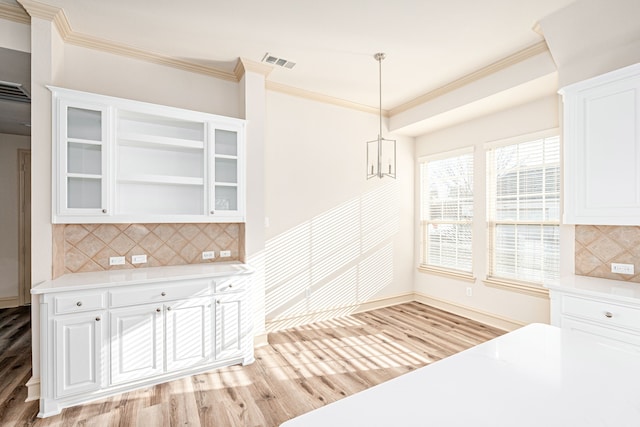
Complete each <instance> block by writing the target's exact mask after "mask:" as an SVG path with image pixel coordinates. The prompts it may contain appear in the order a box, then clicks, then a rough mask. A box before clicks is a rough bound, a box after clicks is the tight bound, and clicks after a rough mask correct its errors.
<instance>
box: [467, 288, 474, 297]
mask: <svg viewBox="0 0 640 427" xmlns="http://www.w3.org/2000/svg"><path fill="white" fill-rule="evenodd" d="M467 296H468V297H470V296H473V288H472V287H468V288H467Z"/></svg>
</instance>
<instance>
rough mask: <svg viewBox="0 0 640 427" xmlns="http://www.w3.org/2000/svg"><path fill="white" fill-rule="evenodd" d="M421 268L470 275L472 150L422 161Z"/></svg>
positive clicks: (445, 154)
mask: <svg viewBox="0 0 640 427" xmlns="http://www.w3.org/2000/svg"><path fill="white" fill-rule="evenodd" d="M420 192H421V214H420V219H421V221H420V224H421V236H422V256H421V260H420V266H421V267H423V268H424V267H426V268H429V267H435V268H436V269H438V268H440V269H447V270H457V271H460V272H465V273H471V267H472V259H471V223H472V221H473V150H472V149H465V150H462V151H456V152H450V153H444V154H442V155H439V156H437V157H435V156H434V157H428V158H426V159H422V160H421V163H420Z"/></svg>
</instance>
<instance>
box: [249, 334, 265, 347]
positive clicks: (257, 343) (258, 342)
mask: <svg viewBox="0 0 640 427" xmlns="http://www.w3.org/2000/svg"><path fill="white" fill-rule="evenodd" d="M266 345H269V334H267V333H266V332H265V333H263V334H258V335H255V336H254V337H253V346H254V347H255V348H258V347H264V346H266Z"/></svg>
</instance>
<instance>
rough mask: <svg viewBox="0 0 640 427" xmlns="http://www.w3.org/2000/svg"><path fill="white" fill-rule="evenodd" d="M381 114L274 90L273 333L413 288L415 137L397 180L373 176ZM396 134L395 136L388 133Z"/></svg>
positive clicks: (269, 205)
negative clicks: (370, 162) (369, 151)
mask: <svg viewBox="0 0 640 427" xmlns="http://www.w3.org/2000/svg"><path fill="white" fill-rule="evenodd" d="M377 130H378V118H377V116H376V115H372V114H368V113H363V112H358V111H354V110H349V109H346V108H342V107H337V106H333V105H328V104H324V103H319V102H316V101H313V100H309V99H302V98H298V97H294V96H290V95H286V94H283V93H279V92H273V91H269V92H267V140H266V154H265V158H266V182H265V185H266V190H265V193H266V215H267V217H268V219H269V227H268V228H267V229H266V239H267V242H266V316H267V322H268V329H269V330H273V329H276V328H280V327H286V326H291V325H293V324H299V323H304V322H309V321H313V320H318V319H321V318H326V317H331V316H334V315H336V314H344V313H347V312H351V311H353V310H355V309H356V307H357V306H359V305H361V304H363V303H367V302H371V301H376V300H380V299H384V298H388V297H396V296H398V295H403V294H407V293H411V292H412V287H413V286H412V281H413V278H412V276H413V263H412V258H413V257H412V253H413V156H414V144H413V140H412V138H407V137H398V142H397V147H398V155H397V158H398V163H397V170H398V179H397V180H393V179H391V178H384V179H382V180H380V179H378V178H374V179H372V180H369V181H367V180H366V144H365V142H366V141H368V140H372V139H375V138H376V137H377V133H378V132H377ZM385 136H386V137H390V135H385Z"/></svg>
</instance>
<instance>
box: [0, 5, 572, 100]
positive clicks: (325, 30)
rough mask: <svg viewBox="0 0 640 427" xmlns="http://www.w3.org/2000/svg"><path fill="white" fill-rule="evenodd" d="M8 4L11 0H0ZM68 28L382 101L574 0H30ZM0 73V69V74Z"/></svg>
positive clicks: (468, 67)
mask: <svg viewBox="0 0 640 427" xmlns="http://www.w3.org/2000/svg"><path fill="white" fill-rule="evenodd" d="M0 1H2V2H5V3H13V4H17V3H16V2H15V1H14V0H0ZM39 1H40V2H42V3H47V4H50V5H53V6H56V7H59V8H62V9H64V11H65V13H66V15H67V17H68V19H69V22H70V24H71V28H72V29H73V31H74V32H78V33H83V34H87V35H91V36H94V37H99V38H102V39H106V40H110V41H114V42H118V43H123V44H126V45H129V46H133V47H136V48H139V49H144V50H148V51H150V52H155V53H159V54H163V55H168V56H172V57H176V58H180V59H184V60H188V61H193V62H196V63H200V64H203V65H207V66H213V67H216V68H218V69H221V70H223V71H228V72H232V71H233V68H234V66H235V65H236V61H237V58H238V57H243V58H246V59H249V60H253V61H261V60H262V58H263V56H264V55H265V53H267V52H269V53H271V54H273V55H275V56H278V57H282V58H285V59H288V60H290V61H293V62H296V64H297V65H296V66H295V67H294V68H293V69H291V70H288V69H284V68H275V69H274V71H273V72H272V73H271V74H270V76H269V80H270V81H273V82H276V83H281V84H285V85H288V86H292V87H295V88H300V89H304V90H307V91H311V92H316V93H319V94H323V95H328V96H331V97H335V98H339V99H344V100H347V101H351V102H355V103H359V104H363V105H368V106H374V107H377V105H378V66H377V63H376V61H375V60H374V58H373V55H374V54H375V53H376V52H385V53H386V54H387V58H386V59H385V60H384V62H383V65H382V72H383V100H382V102H383V108H384V109H386V110H389V109H392V108H394V107H397V106H399V105H402V104H404V103H406V102H408V101H410V100H412V99H414V98H416V97H418V96H420V95H423V94H425V93H428V92H430V91H432V90H434V89H437V88H439V87H442V86H443V85H445V84H447V83H449V82H451V81H453V80H456V79H458V78H460V77H462V76H465V75H467V74H469V73H472V72H474V71H476V70H478V69H480V68H483V67H485V66H487V65H489V64H491V63H493V62H495V61H497V60H500V59H502V58H504V57H507V56H509V55H511V54H513V53H515V52H518V51H519V50H522V49H523V48H526V47H528V46H531V45H533V44H536V43H537V42H539V41H541V40H542V39H543V38H542V36H541V35H540V34H538V33H536V32H534V31H533V30H532V28H533V26H534V25H535V23H536V22H537V21H538V20H540V19H542V18H544V17H545V16H547V15H549V14H551V13H553V12H555V11H557V10H559V9H561V8H563V7H565V6H567V5H568V4H570V3H573V2H574V0H447V1H442V0H394V1H389V0H323V1H321V2H310V1H299V0H272V1H269V2H266V1H264V0H233V1H221V0H182V1H179V2H178V1H175V0H109V1H104V0H39ZM0 79H1V77H0Z"/></svg>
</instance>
